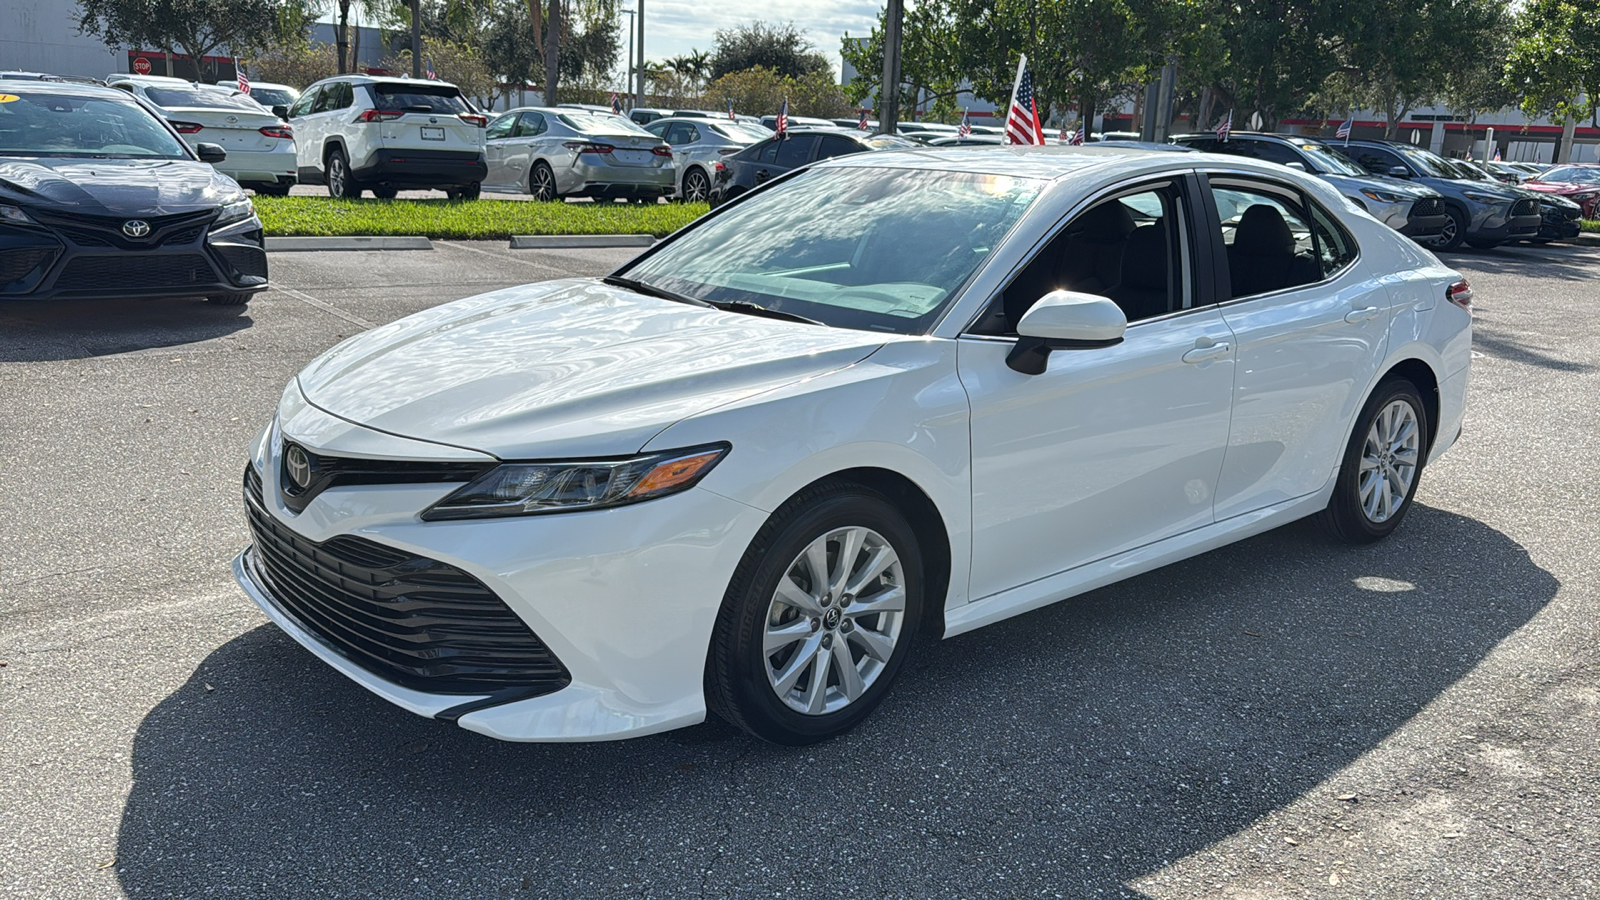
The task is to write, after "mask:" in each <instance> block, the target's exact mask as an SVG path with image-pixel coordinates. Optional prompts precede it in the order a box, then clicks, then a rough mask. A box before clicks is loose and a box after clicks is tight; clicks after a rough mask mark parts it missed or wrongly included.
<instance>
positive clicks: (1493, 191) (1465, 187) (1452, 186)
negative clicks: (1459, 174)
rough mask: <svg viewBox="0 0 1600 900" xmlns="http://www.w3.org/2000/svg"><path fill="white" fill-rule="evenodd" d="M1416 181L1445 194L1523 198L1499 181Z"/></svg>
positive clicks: (1428, 179) (1462, 179)
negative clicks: (1467, 193) (1468, 193)
mask: <svg viewBox="0 0 1600 900" xmlns="http://www.w3.org/2000/svg"><path fill="white" fill-rule="evenodd" d="M1416 181H1419V182H1421V183H1423V184H1426V185H1428V186H1429V187H1431V188H1435V189H1437V190H1439V191H1440V192H1442V193H1446V194H1461V193H1463V192H1465V191H1471V192H1473V193H1474V194H1486V195H1488V196H1491V197H1499V198H1500V199H1502V200H1516V199H1517V198H1519V197H1521V196H1523V195H1522V194H1519V193H1517V189H1516V188H1514V187H1512V186H1511V185H1509V184H1504V183H1502V182H1499V181H1469V180H1467V179H1465V178H1434V177H1432V176H1424V177H1421V178H1417V179H1416Z"/></svg>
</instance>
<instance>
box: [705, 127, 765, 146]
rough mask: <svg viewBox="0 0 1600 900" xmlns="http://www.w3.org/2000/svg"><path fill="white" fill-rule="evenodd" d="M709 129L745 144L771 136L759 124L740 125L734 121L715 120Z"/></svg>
mask: <svg viewBox="0 0 1600 900" xmlns="http://www.w3.org/2000/svg"><path fill="white" fill-rule="evenodd" d="M711 130H712V131H715V132H716V133H717V134H720V135H722V136H723V137H725V138H732V139H733V140H736V141H744V142H745V143H747V144H753V143H755V142H756V141H764V140H766V139H767V138H769V137H772V132H770V131H768V130H766V129H765V128H762V127H761V126H760V125H741V124H737V123H734V122H717V123H715V124H713V125H712V126H711Z"/></svg>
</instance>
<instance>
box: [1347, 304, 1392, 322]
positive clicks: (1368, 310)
mask: <svg viewBox="0 0 1600 900" xmlns="http://www.w3.org/2000/svg"><path fill="white" fill-rule="evenodd" d="M1381 312H1383V309H1382V307H1377V306H1363V307H1361V308H1360V309H1352V310H1350V311H1349V312H1347V313H1345V314H1344V320H1345V321H1346V322H1349V323H1350V324H1352V325H1355V324H1357V323H1360V322H1366V321H1368V320H1370V319H1375V318H1377V316H1378V313H1381Z"/></svg>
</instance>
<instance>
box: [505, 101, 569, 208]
mask: <svg viewBox="0 0 1600 900" xmlns="http://www.w3.org/2000/svg"><path fill="white" fill-rule="evenodd" d="M553 142H554V141H553V139H552V138H551V136H550V123H549V122H548V121H546V120H545V116H544V113H537V112H525V113H523V114H522V115H521V116H519V117H518V118H517V127H516V128H514V129H512V132H511V137H510V138H509V139H508V140H507V141H506V142H505V149H504V151H503V152H504V154H505V171H506V177H507V178H508V179H509V180H510V183H511V184H514V185H516V186H517V188H518V190H531V189H532V188H531V185H530V183H529V180H528V176H529V174H531V173H532V171H533V161H534V160H535V159H537V158H539V157H540V156H543V157H545V158H546V159H551V158H556V157H558V156H559V154H554V153H551V152H550V150H551V147H550V146H549V145H550V144H552V143H553Z"/></svg>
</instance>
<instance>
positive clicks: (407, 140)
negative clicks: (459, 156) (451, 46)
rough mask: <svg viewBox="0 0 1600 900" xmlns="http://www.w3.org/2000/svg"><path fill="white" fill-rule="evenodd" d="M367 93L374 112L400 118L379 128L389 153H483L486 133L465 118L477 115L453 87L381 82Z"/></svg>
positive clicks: (393, 118)
mask: <svg viewBox="0 0 1600 900" xmlns="http://www.w3.org/2000/svg"><path fill="white" fill-rule="evenodd" d="M365 90H366V91H367V92H368V93H369V95H370V96H371V98H372V105H373V108H374V109H378V110H382V111H384V112H388V113H391V114H396V113H397V114H398V115H393V116H392V117H390V116H386V117H385V118H384V121H383V123H382V124H381V125H380V126H379V128H378V136H379V139H380V140H381V141H382V146H383V147H384V148H385V149H388V150H396V149H404V150H454V151H460V152H482V151H483V149H484V138H483V129H482V128H479V127H478V126H477V125H476V124H474V123H472V122H469V121H467V120H466V119H463V118H461V117H462V116H463V115H473V114H474V113H473V111H472V108H471V107H470V106H469V105H468V104H467V101H466V98H465V97H463V96H461V91H460V90H459V89H458V88H456V87H454V86H453V85H447V84H411V83H403V82H393V81H377V82H373V83H372V84H369V85H366V86H365Z"/></svg>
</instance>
